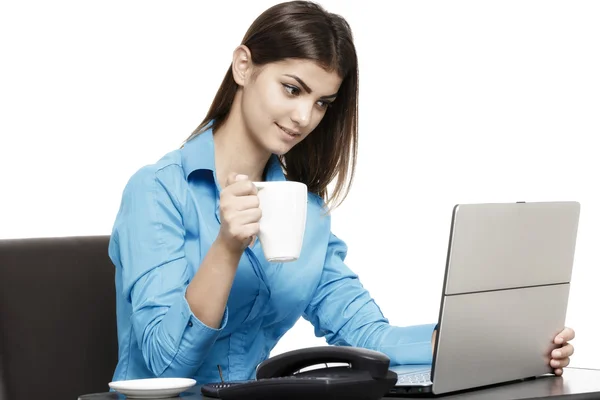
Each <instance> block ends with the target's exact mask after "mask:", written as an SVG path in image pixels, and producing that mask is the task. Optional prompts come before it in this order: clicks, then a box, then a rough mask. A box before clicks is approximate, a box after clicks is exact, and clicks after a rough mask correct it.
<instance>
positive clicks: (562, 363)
mask: <svg viewBox="0 0 600 400" xmlns="http://www.w3.org/2000/svg"><path fill="white" fill-rule="evenodd" d="M570 362H571V359H570V358H561V359H560V360H557V359H552V360H550V366H551V367H552V368H564V367H566V366H567V365H569V363H570Z"/></svg>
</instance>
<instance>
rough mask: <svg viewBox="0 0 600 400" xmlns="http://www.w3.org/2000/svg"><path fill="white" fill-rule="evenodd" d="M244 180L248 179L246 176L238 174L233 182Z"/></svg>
mask: <svg viewBox="0 0 600 400" xmlns="http://www.w3.org/2000/svg"><path fill="white" fill-rule="evenodd" d="M244 179H248V175H242V174H239V175H236V176H235V180H236V181H241V180H244Z"/></svg>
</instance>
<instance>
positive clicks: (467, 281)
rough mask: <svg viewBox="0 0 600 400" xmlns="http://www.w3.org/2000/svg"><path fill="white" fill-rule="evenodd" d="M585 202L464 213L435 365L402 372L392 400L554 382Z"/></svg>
mask: <svg viewBox="0 0 600 400" xmlns="http://www.w3.org/2000/svg"><path fill="white" fill-rule="evenodd" d="M579 209H580V205H579V203H578V202H539V203H525V202H517V203H496V204H459V205H457V206H455V207H454V210H453V213H452V222H451V229H450V240H449V245H448V254H447V260H446V271H445V276H444V283H443V289H442V296H441V305H440V311H439V318H438V333H437V340H436V343H435V346H434V354H433V362H432V364H431V365H429V364H427V365H400V366H392V367H390V369H391V370H392V371H394V372H396V373H397V374H398V380H397V383H396V385H395V386H394V387H393V388H392V389H391V390H390V393H388V394H387V396H391V397H393V396H398V397H400V396H407V395H416V396H418V395H427V396H435V395H440V394H445V393H450V392H457V391H464V390H469V389H475V388H482V387H485V386H489V385H495V384H501V383H508V382H512V381H520V380H525V379H528V378H535V377H538V376H542V375H546V374H549V373H552V369H551V368H550V367H549V360H550V353H551V351H552V350H553V349H554V348H556V346H555V345H554V344H553V339H554V337H555V336H556V334H558V333H559V332H560V331H561V330H562V329H563V328H564V324H565V317H566V313H567V302H568V297H569V288H570V281H571V272H572V268H573V259H574V254H575V242H576V238H577V228H578V224H579Z"/></svg>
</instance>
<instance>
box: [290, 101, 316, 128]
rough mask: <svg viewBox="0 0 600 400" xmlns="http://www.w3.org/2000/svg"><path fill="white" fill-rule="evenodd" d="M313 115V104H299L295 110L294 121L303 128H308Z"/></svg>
mask: <svg viewBox="0 0 600 400" xmlns="http://www.w3.org/2000/svg"><path fill="white" fill-rule="evenodd" d="M311 113H312V103H311V104H306V103H301V104H298V105H297V107H296V108H295V109H294V112H293V113H292V116H291V118H292V121H293V122H294V123H295V124H296V125H298V126H300V127H302V128H306V127H307V126H308V124H309V123H310V118H311Z"/></svg>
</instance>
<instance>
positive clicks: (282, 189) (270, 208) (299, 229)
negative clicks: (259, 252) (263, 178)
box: [254, 181, 308, 263]
mask: <svg viewBox="0 0 600 400" xmlns="http://www.w3.org/2000/svg"><path fill="white" fill-rule="evenodd" d="M254 185H255V186H256V187H257V189H258V198H259V201H260V209H261V211H262V217H261V219H260V221H259V225H260V227H259V233H258V240H260V244H261V246H262V249H263V253H264V254H265V257H266V259H267V260H268V261H269V262H277V263H282V262H290V261H295V260H297V259H298V258H299V257H300V250H302V242H303V240H304V229H305V227H306V209H307V201H308V199H307V187H306V185H305V184H304V183H301V182H294V181H269V182H254Z"/></svg>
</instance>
